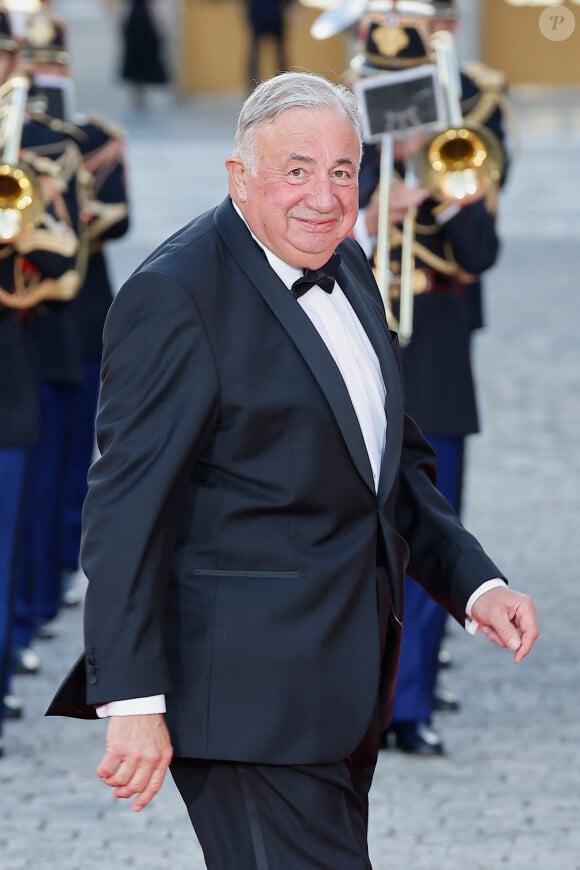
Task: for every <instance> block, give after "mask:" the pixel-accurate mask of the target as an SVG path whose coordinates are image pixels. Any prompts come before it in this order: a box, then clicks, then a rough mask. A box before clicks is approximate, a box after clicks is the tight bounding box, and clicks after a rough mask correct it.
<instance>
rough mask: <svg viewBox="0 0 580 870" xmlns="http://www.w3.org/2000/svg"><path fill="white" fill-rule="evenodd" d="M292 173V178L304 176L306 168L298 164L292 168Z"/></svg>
mask: <svg viewBox="0 0 580 870" xmlns="http://www.w3.org/2000/svg"><path fill="white" fill-rule="evenodd" d="M290 175H291V176H292V178H302V176H303V175H304V170H303V169H302V167H301V166H297V167H296V169H291V170H290Z"/></svg>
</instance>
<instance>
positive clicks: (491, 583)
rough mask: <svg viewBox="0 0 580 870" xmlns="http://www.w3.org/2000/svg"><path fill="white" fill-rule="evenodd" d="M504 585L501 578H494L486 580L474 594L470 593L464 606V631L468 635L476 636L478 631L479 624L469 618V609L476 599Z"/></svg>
mask: <svg viewBox="0 0 580 870" xmlns="http://www.w3.org/2000/svg"><path fill="white" fill-rule="evenodd" d="M505 585H506V582H505V580H502V579H501V577H494V578H493V579H492V580H486V581H485V583H482V584H481V586H478V587H477V589H476V590H475V592H472V593H471V595H470V596H469V598H468V600H467V604H466V606H465V613H466V614H467V618H466V620H465V631H466V632H467V633H468V634H477V632H478V631H479V622H478V621H477V620H476V619H473V618H472V616H471V609H472V607H473V605H474V604H475V602H476V601H477V599H478V598H480V597H481V596H482V595H483V593H484V592H489V590H490V589H497V588H498V587H499V586H505Z"/></svg>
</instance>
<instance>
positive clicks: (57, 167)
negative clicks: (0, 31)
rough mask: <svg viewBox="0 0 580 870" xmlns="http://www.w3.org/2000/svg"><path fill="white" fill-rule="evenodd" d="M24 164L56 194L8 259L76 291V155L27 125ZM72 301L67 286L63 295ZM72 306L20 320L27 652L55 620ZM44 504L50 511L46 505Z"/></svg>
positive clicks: (22, 591) (19, 617)
mask: <svg viewBox="0 0 580 870" xmlns="http://www.w3.org/2000/svg"><path fill="white" fill-rule="evenodd" d="M22 145H23V149H24V157H25V158H26V160H27V161H29V162H31V163H33V164H35V165H36V166H37V167H38V168H42V167H44V168H45V169H46V171H47V173H48V174H49V175H52V174H53V173H54V178H52V179H51V182H52V181H53V182H54V184H55V186H56V187H57V188H59V189H58V191H57V192H56V194H55V198H54V199H53V200H52V202H51V203H50V205H49V206H48V209H47V217H46V219H45V221H44V225H43V226H41V227H40V228H37V229H36V230H34V231H33V232H32V233H31V234H30V239H29V240H28V242H27V244H26V248H25V256H24V257H23V258H22V260H23V262H22V263H21V262H20V260H21V255H17V256H15V258H14V270H15V271H16V272H18V270H23V271H24V272H25V273H28V274H29V275H31V276H32V279H30V278H29V281H30V280H33V281H35V282H39V281H40V280H41V276H42V277H49V278H51V279H54V280H55V281H56V282H70V283H71V286H75V290H76V288H78V285H79V283H80V276H79V274H78V273H79V270H82V260H83V259H84V253H83V250H82V248H83V246H84V245H86V240H85V239H84V228H83V224H82V219H81V200H82V193H81V190H80V173H81V169H82V163H81V155H80V151H79V149H78V146H77V145H76V144H75V142H74V140H73V139H72V138H71V137H70V135H69V133H68V132H66V131H64V130H62V129H61V128H60V125H58V124H56V125H54V124H52V123H51V121H50V120H49V119H47V120H45V121H40V120H38V119H34V120H28V121H27V122H26V123H25V125H24V128H23V132H22ZM69 295H73V294H72V292H69V288H68V287H66V286H65V289H64V290H63V296H65V299H66V297H68V296H69ZM69 306H70V302H69V301H68V300H66V301H58V300H50V299H47V300H44V301H41V302H39V304H38V305H36V306H35V307H34V308H33V309H31V310H30V311H29V312H28V313H27V315H26V317H25V320H24V325H25V337H26V341H27V345H28V351H29V354H30V358H31V361H32V364H33V366H34V371H35V376H36V380H37V385H38V400H39V407H40V418H41V434H40V438H39V440H38V442H37V443H36V444H35V446H34V447H33V448H31V449H30V450H29V473H28V478H27V486H26V491H25V502H24V517H23V546H22V549H21V553H20V558H19V560H18V595H17V601H16V614H15V617H16V618H15V625H14V644H15V647H16V648H18V649H22V648H27V647H28V646H29V645H30V643H31V641H32V639H33V637H34V634H35V631H36V629H37V628H38V627H39V626H41V625H42V624H44V623H45V622H48V621H50V620H51V619H53V618H54V617H55V616H56V613H57V610H58V601H59V597H60V578H59V568H58V564H59V560H58V540H59V534H58V516H59V510H58V505H59V499H60V495H61V493H60V483H61V480H62V469H63V467H64V462H65V459H66V457H67V453H68V447H69V441H70V437H71V428H70V421H71V413H70V407H71V404H72V402H73V400H74V396H75V392H76V390H77V389H78V388H79V387H80V386H81V385H82V383H83V365H82V347H81V341H80V336H79V333H78V329H77V327H76V324H75V321H74V319H73V317H72V314H71V311H70V308H69ZM48 505H50V509H47V506H48Z"/></svg>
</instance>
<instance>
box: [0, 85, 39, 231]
mask: <svg viewBox="0 0 580 870" xmlns="http://www.w3.org/2000/svg"><path fill="white" fill-rule="evenodd" d="M29 87H30V84H29V81H28V78H27V77H26V76H23V75H14V76H11V77H10V78H8V79H7V80H6V82H4V84H3V85H2V86H1V87H0V151H1V154H0V242H5V243H10V242H12V241H14V239H15V238H16V237H17V236H18V235H19V234H20V233H21V232H22V231H23V230H26V229H29V228H32V227H35V226H36V225H37V224H38V223H39V222H40V220H41V219H42V215H43V213H44V204H43V202H42V196H41V194H40V187H39V184H38V180H37V177H36V174H35V172H34V170H33V169H32V168H31V167H30V166H27V165H25V164H23V163H21V162H20V160H19V154H20V143H21V139H22V128H23V124H24V118H25V112H26V102H27V99H28V91H29Z"/></svg>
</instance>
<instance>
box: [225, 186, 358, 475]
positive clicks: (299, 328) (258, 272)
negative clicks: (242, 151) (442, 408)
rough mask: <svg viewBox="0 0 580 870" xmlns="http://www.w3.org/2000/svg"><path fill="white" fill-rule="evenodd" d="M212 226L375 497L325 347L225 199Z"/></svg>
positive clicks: (345, 398)
mask: <svg viewBox="0 0 580 870" xmlns="http://www.w3.org/2000/svg"><path fill="white" fill-rule="evenodd" d="M215 222H216V227H217V229H218V232H219V233H220V236H221V238H222V240H223V242H224V244H225V245H226V247H227V248H228V250H229V252H230V254H231V256H232V257H233V258H234V260H235V261H236V262H237V263H238V265H239V267H240V269H241V270H242V271H243V273H244V275H245V277H246V278H247V279H248V280H249V281H251V282H252V284H254V285H255V287H256V289H257V290H258V292H259V293H260V294H261V296H262V297H263V299H264V301H265V302H266V303H267V305H268V306H269V307H270V309H271V311H272V313H273V314H274V316H275V317H276V318H277V319H278V320H279V321H280V323H281V325H282V326H283V328H284V329H285V331H286V333H287V334H288V336H289V338H290V339H291V340H292V342H293V343H294V345H295V346H296V348H297V350H298V351H299V353H300V354H301V356H302V357H303V359H304V361H305V363H306V364H307V365H308V367H309V368H310V370H311V372H312V374H313V376H314V377H315V379H316V381H317V382H318V385H319V386H320V389H321V390H322V392H323V393H324V395H325V397H326V399H327V401H328V404H329V405H330V408H331V410H332V412H333V414H334V417H335V419H336V422H337V424H338V427H339V429H340V431H341V433H342V437H343V439H344V442H345V444H346V446H347V449H348V451H349V453H350V456H351V458H352V460H353V462H354V464H355V467H356V468H357V470H358V472H359V474H360V475H361V477H362V479H363V480H364V482H365V483H366V484H367V486H368V487H369V488H370V489H371V490H372V491H373V492H374V491H375V485H374V480H373V474H372V469H371V464H370V461H369V457H368V453H367V450H366V446H365V443H364V439H363V435H362V432H361V428H360V425H359V422H358V419H357V416H356V413H355V411H354V408H353V405H352V402H351V400H350V396H349V394H348V390H347V388H346V386H345V383H344V380H343V378H342V375H341V374H340V372H339V370H338V368H337V366H336V363H335V362H334V360H333V358H332V356H331V354H330V353H329V351H328V349H327V347H326V345H325V344H324V342H323V341H322V339H321V338H320V336H319V335H318V332H317V331H316V329H315V327H314V326H313V325H312V323H311V322H310V319H309V318H308V316H307V315H306V314H305V312H304V311H303V310H302V308H301V307H300V306H299V305H298V304H297V303H296V300H295V299H294V297H293V296H292V294H291V293H290V292H289V291H288V288H287V287H286V286H285V285H284V284H283V283H282V281H280V279H279V278H278V276H277V275H276V274H275V273H274V272H273V271H272V269H271V267H270V265H269V263H268V261H267V260H266V257H265V255H264V252H263V251H262V250H261V248H260V247H259V245H257V244H256V242H255V241H254V240H253V239H252V237H251V235H250V232H249V231H248V228H247V227H246V226H245V224H244V223H243V221H242V220H240V218H239V217H238V215H237V214H236V213H235V211H234V209H233V207H232V204H231V202H230V200H229V199H227V200H225V201H224V202H222V203H221V205H220V206H218V208H217V210H216V213H215ZM341 286H342V284H341Z"/></svg>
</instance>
